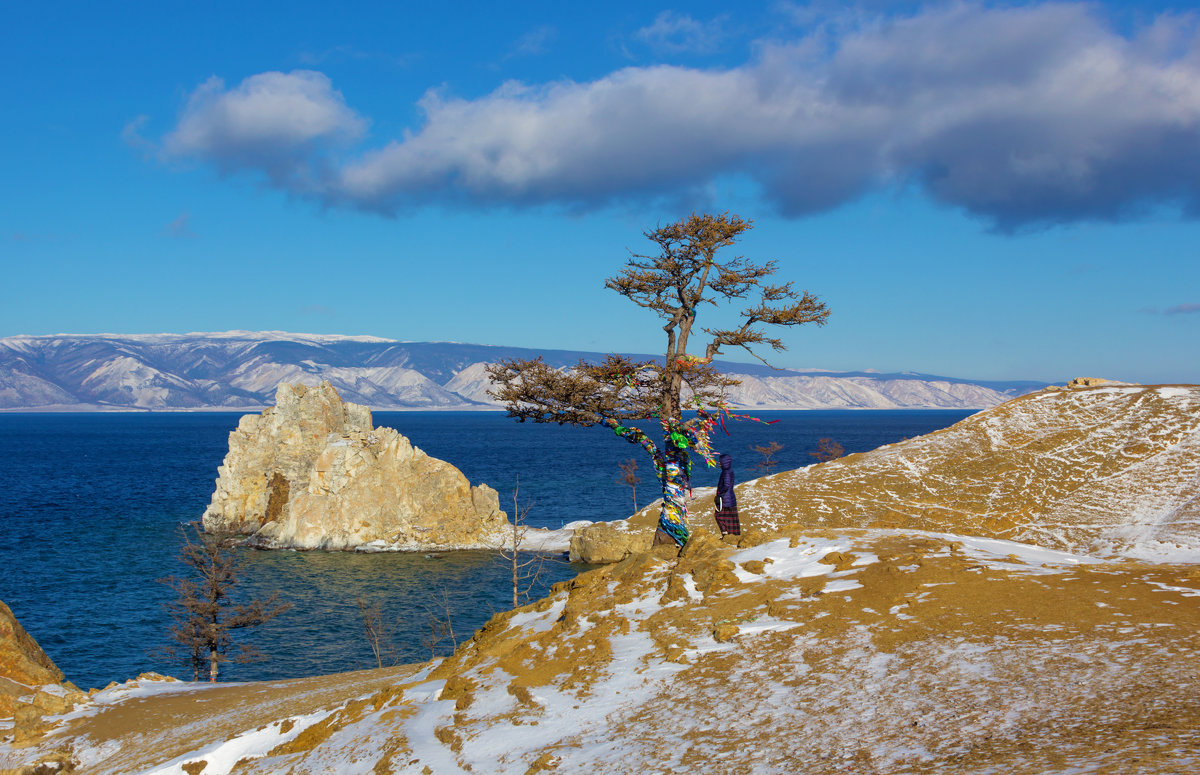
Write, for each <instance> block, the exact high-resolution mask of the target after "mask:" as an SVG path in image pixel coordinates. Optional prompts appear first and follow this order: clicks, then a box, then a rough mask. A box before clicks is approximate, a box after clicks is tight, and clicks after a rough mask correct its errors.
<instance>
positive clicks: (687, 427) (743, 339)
mask: <svg viewBox="0 0 1200 775" xmlns="http://www.w3.org/2000/svg"><path fill="white" fill-rule="evenodd" d="M750 228H752V223H751V222H750V221H745V220H742V219H741V218H739V217H738V216H736V215H730V214H728V213H725V214H722V215H708V214H705V215H696V214H692V215H691V216H688V217H686V218H682V219H680V220H679V221H677V222H675V223H672V224H669V225H667V226H662V227H660V228H657V229H654V230H652V231H647V232H645V236H646V237H647V238H648V239H649V240H650V241H651V242H653V243H654V245H655V246H656V247H657V249H658V254H657V255H640V254H637V253H633V254H631V255H630V257H629V259H628V261H627V262H626V265H625V268H624V269H623V270H622V271H621V273H620V274H619V275H617V276H616V277H610V278H609V279H608V280H607V282H606V283H605V286H606V287H608V288H611V289H612V290H614V291H616V292H617V293H619V294H621V295H622V296H624V297H626V298H627V299H629V300H630V301H632V302H633V303H634V304H636V305H638V306H639V307H645V308H646V309H649V310H652V311H653V312H655V313H656V314H657V315H658V316H659V317H660V318H662V319H663V320H664V321H665V324H664V325H663V331H665V332H666V335H667V348H666V352H665V354H664V357H663V359H662V360H661V361H660V360H652V361H635V360H632V359H630V358H627V357H625V356H621V355H615V354H614V355H608V356H606V357H605V359H604V360H603V361H602V362H600V363H587V362H585V361H580V362H579V364H578V366H576V367H575V368H574V369H573V370H571V371H559V370H557V369H554V368H551V367H550V366H549V365H547V364H546V363H545V362H544V361H543V360H542V359H541V358H536V359H534V360H517V359H510V360H503V361H501V362H500V363H497V364H495V365H493V366H491V367H489V369H488V375H489V376H490V377H491V379H492V382H493V389H492V390H489V391H488V392H489V394H490V395H491V396H493V397H494V398H496V399H497V400H498V401H500V402H501V403H502V404H504V405H505V407H506V408H507V409H508V414H509V416H510V417H516V418H517V419H518V420H520V421H522V422H524V421H525V420H533V421H534V422H556V423H559V424H560V425H561V424H571V425H579V426H593V425H603V426H606V427H608V428H611V429H612V430H613V432H614V433H616V434H617V435H618V436H620V437H622V438H624V439H625V440H626V441H629V442H631V443H635V444H639V445H641V447H642V448H643V449H644V450H645V451H646V453H647V454H648V455H649V456H650V459H651V460H652V461H653V463H654V466H655V473H656V474H657V475H658V478H659V482H660V484H661V486H662V494H663V505H662V510H661V512H660V514H659V522H658V526H659V531H660V533H661V535H656V537H655V540H656V542H664V541H665V540H669V539H674V541H675V542H676V543H677V544H679V545H680V546H683V545H684V544H685V543H687V540H688V537H689V531H688V527H687V503H686V499H685V497H684V494H685V493H686V491H687V489H688V487H689V485H690V473H691V457H690V455H689V450H695V451H696V452H697V453H698V454H700V455H701V456H702V457H703V458H704V459H705V461H706V462H707V463H708V464H709V465H710V466H715V465H716V457H715V455H714V453H713V450H712V447H711V444H710V440H709V439H710V435H711V431H712V429H713V427H714V425H715V424H716V423H717V422H719V421H723V414H724V415H726V416H727V415H728V409H727V407H726V404H725V395H726V390H727V388H729V387H730V386H732V385H736V384H738V382H737V380H734V379H730V378H729V377H726V376H723V375H721V374H720V373H718V372H717V370H716V369H714V368H713V366H712V360H713V358H714V357H715V356H717V355H718V354H720V353H721V350H722V348H724V347H741V348H744V349H745V350H746V351H747V352H749V353H750V354H751V355H754V356H755V357H756V358H758V359H759V360H762V358H761V357H760V356H758V354H757V353H755V352H754V349H753V347H754V346H755V345H764V344H765V345H770V346H771V347H772V348H773V349H774V350H776V351H781V350H784V349H786V348H785V347H784V344H783V341H782V340H780V339H778V338H774V337H771V336H768V335H767V326H797V325H802V324H804V323H816V324H818V325H822V324H824V323H825V320H826V318H827V317H828V316H829V310H828V309H827V308H826V306H825V304H823V303H822V302H820V301H819V300H818V299H817V298H816V297H815V296H813V295H812V294H811V293H809V292H808V291H804V292H803V293H802V294H801V293H797V292H796V291H794V290H793V289H792V284H791V283H784V284H782V285H778V284H774V283H770V282H768V278H770V277H771V275H773V274H774V273H775V270H776V265H775V262H773V261H768V262H767V263H766V264H756V263H753V262H751V261H748V260H747V259H745V258H744V257H742V256H736V257H733V258H728V259H718V258H717V255H716V254H717V252H718V251H720V250H721V249H722V248H726V247H729V246H730V245H733V244H734V243H735V242H737V239H738V237H739V236H740V235H741V234H742V233H743V232H745V231H747V230H748V229H750ZM746 298H750V299H752V301H750V302H749V306H747V307H746V309H744V310H742V312H741V315H740V325H735V326H733V327H730V328H719V327H714V328H700V329H699V330H700V331H701V332H703V334H704V335H705V338H706V339H707V341H706V342H705V343H704V345H703V349H699V350H693V351H689V345H691V340H692V335H693V333H694V328H695V325H696V318H697V315H698V313H699V311H700V310H701V308H702V307H703V305H705V304H710V305H712V306H714V307H720V306H721V304H722V303H728V302H733V301H735V300H739V299H746ZM700 353H702V354H700ZM763 362H764V363H766V361H763ZM685 409H687V410H694V411H695V415H694V416H692V417H691V418H690V419H687V420H685V419H684V410H685ZM647 419H655V420H657V421H658V424H659V426H660V428H661V430H662V438H661V440H660V441H659V442H658V443H655V442H654V441H653V440H651V439H650V437H649V436H647V435H646V434H645V433H644V432H643V431H641V430H640V429H638V428H635V427H630V426H628V425H625V423H627V422H630V421H632V420H647ZM667 537H669V539H668V538H667Z"/></svg>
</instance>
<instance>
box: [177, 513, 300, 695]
mask: <svg viewBox="0 0 1200 775" xmlns="http://www.w3.org/2000/svg"><path fill="white" fill-rule="evenodd" d="M182 532H183V541H184V544H183V548H182V549H180V550H179V559H181V560H183V563H184V564H185V565H187V566H188V567H189V568H191V569H192V571H193V573H194V578H180V577H178V576H168V577H167V578H164V579H159V581H160V582H161V583H163V584H166V585H167V586H169V587H170V588H171V589H173V590H175V592H176V594H177V595H178V597H177V598H176V599H175V601H174V602H173V603H170V604H169V605H167V610H168V612H169V613H170V614H171V619H172V620H173V624H172V625H171V628H170V631H169V632H170V636H171V639H172V640H174V641H175V642H176V643H177V644H179V645H178V646H172V647H168V648H167V649H164V652H165V654H166V655H167V656H171V657H176V658H179V659H181V660H182V661H183V663H184V664H185V665H187V666H188V667H190V668H191V669H192V680H194V681H199V680H200V673H201V671H203V670H204V669H205V668H207V669H208V680H210V681H216V680H217V672H218V669H219V666H220V664H221V663H222V662H229V661H232V662H252V661H255V660H258V659H262V658H263V655H262V654H261V653H260V652H259V651H258V650H257V649H254V648H251V647H245V646H239V647H237V648H236V649H234V648H233V646H234V644H233V637H232V634H231V633H232V632H233V631H234V630H239V629H243V628H245V627H254V626H257V625H260V624H263V623H264V622H268V621H270V620H271V619H274V618H275V617H276V616H278V615H279V614H281V613H283V612H284V611H286V610H288V609H289V608H291V607H292V605H291V603H281V602H280V601H279V593H278V592H274V593H272V594H271V596H270V597H268V598H267V599H266V600H252V601H250V602H249V603H243V604H237V603H234V602H233V601H232V600H231V599H230V593H231V592H232V590H233V587H234V585H236V584H237V580H238V572H239V571H240V569H241V568H240V565H239V563H238V560H237V558H236V557H235V556H234V554H233V552H231V551H229V550H227V549H225V548H224V547H223V546H222V541H221V539H220V537H219V536H201V535H197V540H196V541H195V542H193V541H192V536H191V534H190V533H189V531H188V530H183V531H182Z"/></svg>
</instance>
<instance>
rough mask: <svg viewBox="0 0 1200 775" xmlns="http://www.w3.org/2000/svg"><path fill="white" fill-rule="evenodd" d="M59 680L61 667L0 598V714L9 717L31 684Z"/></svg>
mask: <svg viewBox="0 0 1200 775" xmlns="http://www.w3.org/2000/svg"><path fill="white" fill-rule="evenodd" d="M62 680H63V674H62V671H61V670H59V669H58V667H56V666H55V664H54V663H53V662H52V661H50V657H48V656H46V652H44V651H42V647H41V646H39V645H38V644H37V642H36V641H35V640H34V639H33V638H32V637H30V635H29V633H27V632H25V628H24V627H22V626H21V623H20V622H18V621H17V618H16V617H15V616H13V612H12V610H11V609H9V607H8V606H7V605H5V604H4V603H3V602H0V718H12V716H13V713H14V712H15V711H16V710H17V707H18V705H20V704H21V703H20V702H19V701H18V700H19V698H20V697H23V696H24V695H27V694H32V693H33V687H36V686H40V685H42V684H57V683H58V682H60V681H62Z"/></svg>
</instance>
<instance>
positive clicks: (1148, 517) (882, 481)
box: [572, 385, 1200, 562]
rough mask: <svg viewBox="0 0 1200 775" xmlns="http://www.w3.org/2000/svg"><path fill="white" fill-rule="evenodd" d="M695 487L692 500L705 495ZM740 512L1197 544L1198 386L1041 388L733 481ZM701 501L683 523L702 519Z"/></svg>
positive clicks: (638, 533) (583, 547) (632, 540)
mask: <svg viewBox="0 0 1200 775" xmlns="http://www.w3.org/2000/svg"><path fill="white" fill-rule="evenodd" d="M703 492H704V491H700V492H698V499H697V504H698V505H705V506H706V505H707V502H706V500H705V498H704V496H703V494H702V493H703ZM737 492H738V503H739V506H740V508H741V514H742V524H743V526H744V527H745V528H747V529H748V531H749V532H751V533H754V532H764V533H766V534H767V535H773V534H775V533H776V532H778V531H779V530H781V529H783V528H784V527H787V526H789V525H806V526H811V527H902V528H911V529H920V530H940V531H948V532H953V533H962V534H968V535H979V536H995V537H1001V538H1009V539H1013V540H1018V541H1026V542H1030V543H1037V544H1041V545H1044V546H1058V547H1060V548H1064V549H1066V548H1070V549H1074V550H1079V551H1087V552H1095V553H1098V554H1116V555H1131V556H1156V555H1158V556H1167V557H1169V556H1171V555H1172V554H1176V553H1179V552H1182V553H1183V554H1185V555H1186V554H1187V553H1188V551H1190V550H1193V549H1195V548H1196V547H1200V387H1198V386H1195V385H1159V386H1099V387H1081V388H1076V389H1071V390H1047V391H1042V392H1039V393H1035V394H1032V395H1028V396H1024V397H1021V398H1017V399H1014V400H1012V401H1009V402H1007V403H1005V404H1001V405H1000V406H997V407H994V408H992V409H989V410H987V411H984V412H980V413H978V414H975V415H972V416H971V417H968V418H967V419H965V420H963V421H961V422H959V423H957V424H956V425H954V426H952V427H950V428H946V429H944V430H941V431H938V432H935V433H931V434H929V435H926V436H921V437H918V438H915V439H908V440H906V441H903V442H900V443H897V444H891V445H888V446H885V447H881V448H879V449H877V450H874V451H871V452H867V453H863V454H858V455H850V456H847V457H845V458H842V459H840V460H836V461H833V462H830V463H824V464H821V465H814V466H809V467H807V468H801V469H798V470H796V471H789V472H785V473H781V474H776V475H774V476H769V477H764V478H762V479H758V480H755V481H753V482H748V483H746V484H744V485H742V486H740V487H739V488H738V490H737ZM656 513H657V506H651V507H649V508H647V509H646V510H644V511H642V512H641V513H639V514H638V515H635V517H633V518H631V519H630V520H629V521H628V523H627V524H626V523H620V522H618V523H611V524H604V525H597V526H593V527H591V528H587V529H586V530H584V531H580V532H579V533H577V535H576V538H575V540H574V541H573V543H572V551H573V552H574V554H575V556H576V557H578V558H579V559H583V560H585V561H590V562H605V561H608V562H611V561H614V560H616V559H620V558H621V557H622V556H625V555H626V554H627V553H629V552H630V551H642V550H644V549H645V548H647V547H648V545H649V537H650V534H651V532H652V528H651V525H652V524H653V521H654V519H655V515H656ZM711 522H712V518H711V515H710V514H708V513H707V512H706V511H705V510H704V509H703V508H701V509H700V510H699V513H696V514H693V515H692V523H693V526H694V528H695V529H697V530H701V531H711V530H712V529H713V526H712V525H711V524H710V523H711Z"/></svg>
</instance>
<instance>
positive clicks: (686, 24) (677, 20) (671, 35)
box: [635, 11, 729, 54]
mask: <svg viewBox="0 0 1200 775" xmlns="http://www.w3.org/2000/svg"><path fill="white" fill-rule="evenodd" d="M728 24H729V18H728V17H727V16H724V15H722V16H718V17H717V18H715V19H712V20H710V21H707V22H701V21H697V20H696V19H693V18H692V17H691V16H690V15H688V14H686V13H677V12H676V11H663V12H662V13H660V14H659V15H658V16H656V17H655V19H654V22H653V23H652V24H650V25H648V26H646V27H643V28H641V29H640V30H638V31H637V33H636V34H635V37H637V38H638V39H639V40H641V41H643V42H645V43H648V44H649V45H651V46H652V47H654V48H656V49H659V50H661V51H666V52H669V53H673V54H679V53H684V52H688V53H693V54H711V53H713V52H714V51H716V50H717V49H719V48H720V47H721V43H722V42H724V40H725V28H726V26H728Z"/></svg>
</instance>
